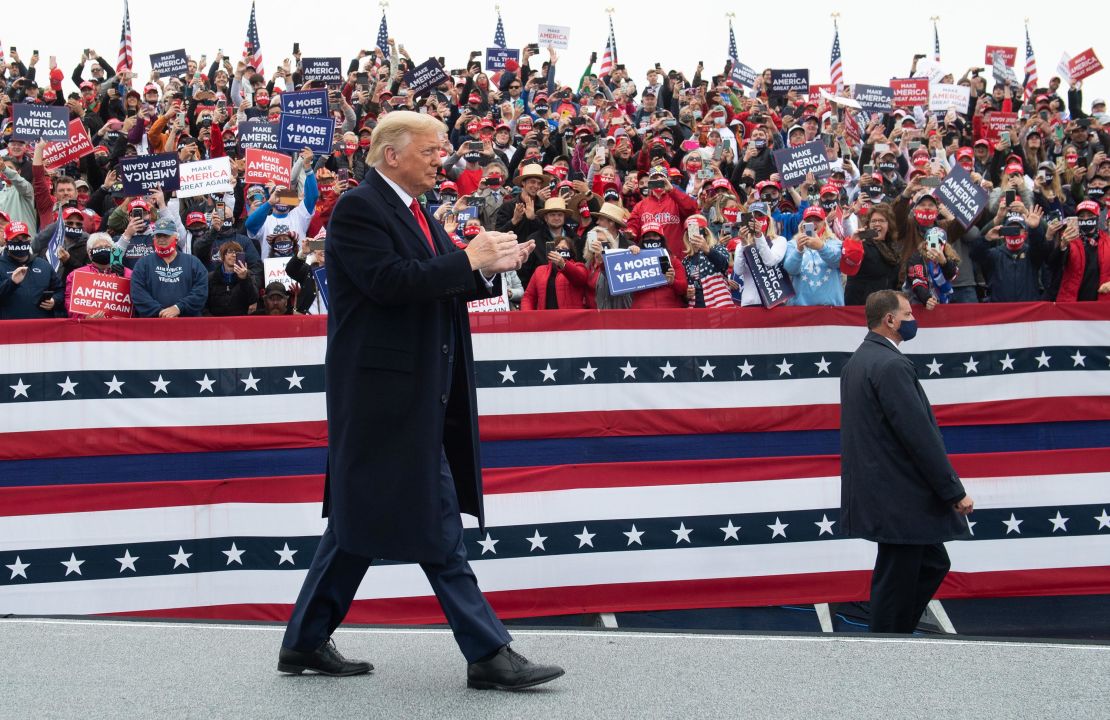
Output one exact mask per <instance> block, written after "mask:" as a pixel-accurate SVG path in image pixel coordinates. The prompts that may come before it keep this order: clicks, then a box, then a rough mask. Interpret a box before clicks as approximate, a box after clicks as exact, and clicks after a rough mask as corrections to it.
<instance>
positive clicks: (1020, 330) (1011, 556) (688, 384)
mask: <svg viewBox="0 0 1110 720" xmlns="http://www.w3.org/2000/svg"><path fill="white" fill-rule="evenodd" d="M918 316H919V319H920V320H921V322H922V330H921V332H920V333H919V335H918V337H917V338H916V339H915V340H914V341H913V342H911V343H907V344H906V345H904V346H903V349H904V350H905V352H906V353H907V354H908V355H909V357H911V359H913V360H914V362H915V364H916V365H917V366H918V369H919V375H920V377H921V379H922V382H923V385H924V387H925V390H926V392H927V393H928V394H929V396H930V399H931V400H932V402H933V403H934V406H935V409H936V411H937V415H938V418H939V419H940V421H941V424H942V426H943V431H944V434H945V441H946V444H947V447H948V450H949V452H950V454H951V455H952V458H953V462H954V465H955V466H956V468H957V470H958V471H959V472H960V474H961V476H962V477H963V478H964V481H965V483H966V484H967V486H968V488H969V491H970V492H971V494H972V495H973V496H974V497H975V498H976V508H977V510H976V512H975V513H974V514H973V516H972V518H971V520H972V522H973V523H974V525H973V528H972V531H973V533H974V539H973V540H970V541H966V542H957V543H950V544H949V551H950V553H951V556H952V559H953V572H952V574H951V575H950V576H949V579H948V580H947V582H946V584H945V586H944V587H943V588H942V591H941V595H942V596H946V597H969V596H981V595H1036V594H1066V593H1106V592H1110V449H1108V448H1110V400H1108V398H1107V396H1108V395H1110V340H1108V339H1110V310H1108V309H1106V308H1100V306H1098V305H1097V304H1089V305H1088V304H1072V305H1060V306H1053V305H1036V304H1033V305H997V306H977V307H976V306H973V307H966V306H951V307H944V308H938V309H937V310H934V311H933V312H931V313H925V312H924V311H922V312H919V313H918ZM471 323H472V327H473V329H474V349H475V361H476V377H477V383H478V398H479V408H480V414H481V431H482V459H483V466H484V468H485V471H484V474H485V484H486V492H487V516H488V521H489V523H490V526H489V528H488V529H487V530H488V532H487V533H485V534H482V535H479V534H478V532H477V529H476V528H474V527H473V525H474V524H473V522H468V523H467V527H468V528H470V529H468V530H467V532H466V543H467V548H468V552H469V555H470V558H471V560H472V563H473V566H474V569H475V572H476V573H477V574H478V576H479V579H480V582H481V584H482V587H483V589H484V590H486V592H487V593H488V594H489V596H490V598H491V601H492V602H493V604H494V606H495V607H496V608H497V609H498V611H499V612H500V613H502V614H503V615H505V616H536V615H544V614H562V613H574V612H598V611H620V610H637V609H640V610H645V609H664V608H695V607H713V606H736V605H763V604H782V603H795V602H818V601H838V600H849V599H861V598H865V597H866V596H867V593H868V586H869V576H870V568H871V566H872V563H873V558H874V555H873V552H874V550H873V546H871V545H870V544H868V543H865V542H862V541H857V540H851V539H845V538H843V537H841V536H840V534H839V522H838V521H839V509H838V505H839V477H838V474H839V457H838V452H839V450H838V447H839V443H838V431H837V427H838V422H839V413H838V403H839V380H838V375H839V371H840V368H841V367H842V366H843V364H844V362H846V360H847V359H848V357H849V356H850V354H851V352H852V351H853V350H854V349H855V348H856V347H857V346H858V344H859V342H860V341H861V340H862V337H863V335H864V330H863V327H862V326H863V318H862V312H861V311H860V310H859V309H847V308H838V309H833V308H779V309H776V310H773V311H763V310H758V309H756V310H747V309H745V310H740V311H737V310H734V309H733V310H727V311H713V310H664V311H612V312H600V313H599V312H585V311H584V312H573V311H567V312H563V311H540V312H532V313H512V314H499V315H497V316H492V315H490V316H482V315H474V316H472V317H471ZM5 331H6V332H5V335H4V338H3V339H2V340H0V375H2V377H0V406H2V407H3V410H4V417H5V422H4V424H3V426H2V427H0V441H2V442H0V613H14V614H105V613H110V614H118V613H129V614H141V615H155V616H179V617H210V618H227V619H236V618H246V619H284V618H285V617H287V615H288V612H289V608H290V606H291V604H292V602H293V600H294V599H295V597H296V593H297V590H298V588H299V586H300V583H301V580H302V579H303V575H304V570H305V568H306V567H307V565H308V562H309V560H310V559H311V556H312V554H313V551H314V549H315V545H316V542H317V539H318V536H319V534H320V532H321V530H322V528H323V520H321V519H320V517H319V515H320V512H319V507H320V506H319V499H320V497H321V490H322V477H321V474H320V473H321V471H322V469H323V463H324V448H325V445H326V424H325V414H324V396H323V366H322V362H323V354H324V348H325V343H326V339H325V337H324V332H325V325H324V321H323V320H322V319H321V318H317V317H295V318H244V319H238V320H228V319H220V320H207V319H198V320H185V321H180V322H175V323H165V322H159V321H156V320H149V321H147V320H127V321H103V322H80V323H77V322H61V321H48V322H37V321H27V322H20V321H11V322H7V323H5ZM357 597H358V599H357V600H356V603H355V606H354V608H353V610H352V613H351V615H350V616H349V618H350V619H351V620H352V621H364V622H434V621H441V620H442V616H441V615H440V613H439V610H438V606H437V605H436V603H435V599H434V597H432V595H431V592H430V588H429V587H428V585H427V581H426V580H425V578H424V576H423V573H422V572H421V571H420V570H419V568H417V567H415V566H411V565H406V564H383V565H375V566H374V567H373V568H371V570H370V572H369V573H368V574H367V576H366V580H365V581H364V583H363V585H362V587H361V588H360V590H359V593H358V596H357Z"/></svg>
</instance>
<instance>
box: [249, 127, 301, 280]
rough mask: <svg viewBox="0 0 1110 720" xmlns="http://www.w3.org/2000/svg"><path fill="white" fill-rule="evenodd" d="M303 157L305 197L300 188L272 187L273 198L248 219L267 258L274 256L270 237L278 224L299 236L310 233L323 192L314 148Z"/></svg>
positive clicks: (250, 234) (263, 254) (252, 238)
mask: <svg viewBox="0 0 1110 720" xmlns="http://www.w3.org/2000/svg"><path fill="white" fill-rule="evenodd" d="M301 160H302V161H303V165H304V168H305V173H304V197H303V198H301V197H298V194H297V191H296V190H289V189H287V188H278V187H271V188H270V197H269V199H268V200H267V201H266V202H264V203H262V204H261V205H260V206H258V208H256V209H255V210H254V211H253V212H251V214H250V216H249V217H248V218H247V222H246V226H245V227H246V230H247V236H248V237H249V238H250V239H251V240H258V241H259V242H261V243H262V259H263V260H265V259H266V258H268V257H270V246H269V244H268V243H267V242H266V238H267V237H269V236H270V235H273V234H274V229H275V228H276V227H277V226H279V225H280V226H283V227H285V228H288V229H289V230H290V231H292V232H295V233H296V234H297V237H299V238H300V237H304V236H305V235H306V234H308V224H309V223H310V222H312V213H313V212H315V210H316V200H317V198H318V197H319V195H320V193H319V189H318V188H317V186H316V173H315V172H313V171H312V151H311V150H309V149H308V148H305V149H304V150H302V151H301Z"/></svg>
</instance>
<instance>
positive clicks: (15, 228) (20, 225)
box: [4, 201, 1093, 242]
mask: <svg viewBox="0 0 1110 720" xmlns="http://www.w3.org/2000/svg"><path fill="white" fill-rule="evenodd" d="M1088 202H1089V201H1088ZM1092 204H1093V203H1092ZM21 235H27V236H30V235H31V231H30V230H28V229H27V223H25V222H13V223H8V226H7V227H6V228H4V239H5V240H7V241H8V242H11V241H12V240H14V239H15V238H17V237H19V236H21Z"/></svg>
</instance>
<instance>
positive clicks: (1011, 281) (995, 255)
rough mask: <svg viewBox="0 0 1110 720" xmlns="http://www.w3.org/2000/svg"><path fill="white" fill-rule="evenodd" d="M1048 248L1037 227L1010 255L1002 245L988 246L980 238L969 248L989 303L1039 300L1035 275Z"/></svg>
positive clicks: (1040, 229)
mask: <svg viewBox="0 0 1110 720" xmlns="http://www.w3.org/2000/svg"><path fill="white" fill-rule="evenodd" d="M1049 249H1050V248H1049V247H1048V243H1047V242H1046V241H1045V234H1044V229H1043V228H1042V227H1041V226H1039V225H1038V226H1037V227H1035V228H1031V229H1030V230H1029V232H1028V234H1027V237H1026V242H1025V247H1024V248H1022V249H1021V251H1020V252H1016V253H1015V252H1010V251H1009V250H1008V249H1007V248H1006V244H1005V242H1001V243H999V244H997V245H994V246H991V245H990V244H989V243H988V242H987V241H986V239H985V238H982V237H980V238H979V241H978V242H977V243H975V245H974V246H973V247H972V248H971V259H972V260H974V261H975V263H976V264H977V265H978V266H979V269H980V270H981V271H982V273H983V277H984V278H985V279H986V281H987V285H988V286H989V287H990V289H991V302H1033V301H1036V300H1040V299H1041V290H1040V287H1039V283H1038V282H1037V274H1038V272H1039V271H1040V268H1041V265H1042V264H1043V263H1044V260H1045V258H1046V257H1047V256H1048V250H1049Z"/></svg>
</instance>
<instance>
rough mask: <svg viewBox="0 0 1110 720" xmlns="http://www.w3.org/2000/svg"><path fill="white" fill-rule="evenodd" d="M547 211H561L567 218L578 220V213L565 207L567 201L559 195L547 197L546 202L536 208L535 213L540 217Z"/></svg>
mask: <svg viewBox="0 0 1110 720" xmlns="http://www.w3.org/2000/svg"><path fill="white" fill-rule="evenodd" d="M549 212H561V213H564V214H565V215H566V218H567V219H568V220H573V221H574V222H578V221H579V220H578V213H577V212H576V211H575V210H572V209H571V208H569V207H567V201H566V200H564V199H563V198H561V197H553V198H548V200H547V202H545V203H544V204H543V209H541V210H537V211H536V214H537V215H539V216H540V217H541V218H542V217H544V216H545V215H547V213H549Z"/></svg>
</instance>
